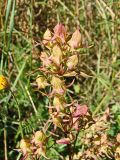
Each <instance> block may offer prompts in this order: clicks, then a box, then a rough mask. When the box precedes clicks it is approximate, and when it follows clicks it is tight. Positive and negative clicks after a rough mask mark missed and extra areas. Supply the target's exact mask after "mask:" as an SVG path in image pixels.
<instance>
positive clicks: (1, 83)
mask: <svg viewBox="0 0 120 160" xmlns="http://www.w3.org/2000/svg"><path fill="white" fill-rule="evenodd" d="M9 86H10V85H9V82H8V80H7V78H6V77H5V76H3V75H0V90H3V89H7V88H9Z"/></svg>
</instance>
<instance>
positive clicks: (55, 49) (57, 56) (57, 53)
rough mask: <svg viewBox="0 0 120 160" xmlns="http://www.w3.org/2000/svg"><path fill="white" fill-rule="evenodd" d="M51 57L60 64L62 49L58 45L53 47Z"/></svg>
mask: <svg viewBox="0 0 120 160" xmlns="http://www.w3.org/2000/svg"><path fill="white" fill-rule="evenodd" d="M51 59H52V61H53V62H54V63H55V64H57V65H60V63H61V61H62V51H61V49H60V47H59V46H58V45H55V46H54V47H53V50H52V55H51Z"/></svg>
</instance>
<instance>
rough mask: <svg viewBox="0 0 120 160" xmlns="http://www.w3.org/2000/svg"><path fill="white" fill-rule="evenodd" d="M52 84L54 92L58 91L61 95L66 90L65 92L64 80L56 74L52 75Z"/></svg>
mask: <svg viewBox="0 0 120 160" xmlns="http://www.w3.org/2000/svg"><path fill="white" fill-rule="evenodd" d="M51 84H52V86H53V92H54V93H57V94H59V95H63V94H64V92H65V85H64V82H63V81H62V80H61V79H60V78H58V77H56V76H53V77H52V80H51Z"/></svg>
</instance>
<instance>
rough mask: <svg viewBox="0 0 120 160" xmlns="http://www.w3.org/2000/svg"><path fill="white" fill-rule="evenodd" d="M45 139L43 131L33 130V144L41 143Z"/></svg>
mask: <svg viewBox="0 0 120 160" xmlns="http://www.w3.org/2000/svg"><path fill="white" fill-rule="evenodd" d="M45 140H46V136H45V134H44V133H43V131H37V132H35V135H34V138H33V142H34V143H35V144H42V143H43V142H45Z"/></svg>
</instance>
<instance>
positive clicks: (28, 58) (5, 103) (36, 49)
mask: <svg viewBox="0 0 120 160" xmlns="http://www.w3.org/2000/svg"><path fill="white" fill-rule="evenodd" d="M119 11H120V1H119V0H108V1H107V0H94V1H93V0H74V1H73V0H8V1H7V0H1V1H0V72H1V74H3V75H5V76H6V77H8V79H9V81H10V85H11V90H12V92H13V93H14V95H15V97H16V98H14V97H13V95H12V94H11V92H10V91H1V92H0V159H1V160H2V159H4V156H5V146H4V144H6V145H7V156H8V159H9V160H13V159H16V160H18V159H20V154H18V152H17V151H16V150H15V149H16V148H17V147H18V142H19V140H20V139H21V132H20V130H21V129H20V127H19V126H20V125H19V124H22V128H23V134H28V135H29V134H31V133H33V131H36V130H38V129H40V128H41V120H42V122H44V121H45V120H46V119H47V118H48V114H47V112H46V111H47V109H46V107H45V105H47V103H48V100H47V98H45V97H43V96H42V95H41V94H40V93H39V90H38V89H37V86H36V83H35V80H36V77H37V75H38V74H39V72H35V70H36V69H38V68H39V67H40V61H39V56H40V52H41V50H42V48H41V39H42V36H43V33H44V31H45V30H46V29H47V28H50V29H53V27H54V26H55V25H56V24H57V23H58V22H61V23H63V24H64V25H65V27H66V28H67V29H68V30H69V31H71V32H73V31H75V29H76V28H77V27H79V28H80V32H81V34H82V37H83V45H84V48H81V50H80V64H79V74H78V80H79V81H78V82H77V83H76V84H74V86H73V91H74V93H73V96H75V97H76V98H77V99H78V101H79V102H80V103H84V104H87V105H88V106H89V109H90V111H91V112H92V114H93V115H97V114H101V113H102V112H104V110H105V109H106V108H107V107H109V108H110V109H111V112H112V118H113V122H111V129H110V131H109V134H110V135H111V136H114V135H116V134H117V133H118V132H119V131H120V69H119V68H120V53H119V52H120V43H119V41H120V12H119ZM18 104H19V109H18ZM18 111H19V112H18ZM6 160H7V159H6Z"/></svg>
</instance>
